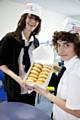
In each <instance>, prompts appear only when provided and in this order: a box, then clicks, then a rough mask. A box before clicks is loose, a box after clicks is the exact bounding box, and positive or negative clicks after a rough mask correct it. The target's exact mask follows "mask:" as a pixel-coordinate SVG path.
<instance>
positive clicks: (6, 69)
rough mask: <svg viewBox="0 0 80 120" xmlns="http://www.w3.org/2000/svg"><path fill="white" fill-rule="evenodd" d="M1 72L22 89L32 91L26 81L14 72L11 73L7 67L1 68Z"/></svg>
mask: <svg viewBox="0 0 80 120" xmlns="http://www.w3.org/2000/svg"><path fill="white" fill-rule="evenodd" d="M0 70H2V71H3V72H4V73H6V74H7V75H9V76H10V77H12V78H13V79H14V80H15V81H16V82H17V83H18V84H20V86H21V87H23V88H24V89H31V88H30V86H28V85H27V84H26V82H25V81H24V80H22V79H21V77H20V76H18V75H16V74H15V73H14V72H13V71H11V70H10V69H9V68H8V67H7V66H6V65H2V66H0Z"/></svg>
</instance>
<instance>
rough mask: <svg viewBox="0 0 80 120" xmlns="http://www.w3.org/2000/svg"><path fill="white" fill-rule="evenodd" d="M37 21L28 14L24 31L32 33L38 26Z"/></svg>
mask: <svg viewBox="0 0 80 120" xmlns="http://www.w3.org/2000/svg"><path fill="white" fill-rule="evenodd" d="M38 24H39V21H38V20H37V19H36V16H34V15H31V14H28V16H27V18H26V28H25V29H26V30H28V31H29V32H32V31H34V29H35V28H36V27H37V26H38Z"/></svg>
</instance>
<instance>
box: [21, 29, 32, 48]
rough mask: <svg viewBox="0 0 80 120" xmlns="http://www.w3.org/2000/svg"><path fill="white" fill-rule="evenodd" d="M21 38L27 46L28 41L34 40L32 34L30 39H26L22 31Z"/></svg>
mask: <svg viewBox="0 0 80 120" xmlns="http://www.w3.org/2000/svg"><path fill="white" fill-rule="evenodd" d="M22 40H24V41H25V46H28V45H29V43H30V42H32V41H33V40H34V38H33V36H31V38H30V40H27V39H26V38H25V36H24V33H23V31H22Z"/></svg>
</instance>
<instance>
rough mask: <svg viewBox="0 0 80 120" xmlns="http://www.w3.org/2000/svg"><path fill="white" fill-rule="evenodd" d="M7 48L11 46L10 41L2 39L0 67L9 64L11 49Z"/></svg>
mask: <svg viewBox="0 0 80 120" xmlns="http://www.w3.org/2000/svg"><path fill="white" fill-rule="evenodd" d="M9 46H11V40H9V39H8V38H6V37H4V38H3V39H2V44H1V46H0V66H1V65H8V63H9V58H10V52H11V49H10V47H9Z"/></svg>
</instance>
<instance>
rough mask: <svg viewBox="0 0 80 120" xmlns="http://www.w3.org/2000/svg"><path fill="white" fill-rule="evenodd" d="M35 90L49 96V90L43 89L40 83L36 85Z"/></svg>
mask: <svg viewBox="0 0 80 120" xmlns="http://www.w3.org/2000/svg"><path fill="white" fill-rule="evenodd" d="M34 91H35V92H37V93H39V94H41V95H43V96H45V97H47V95H48V94H49V91H48V90H46V89H43V88H41V87H39V86H38V85H34Z"/></svg>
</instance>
